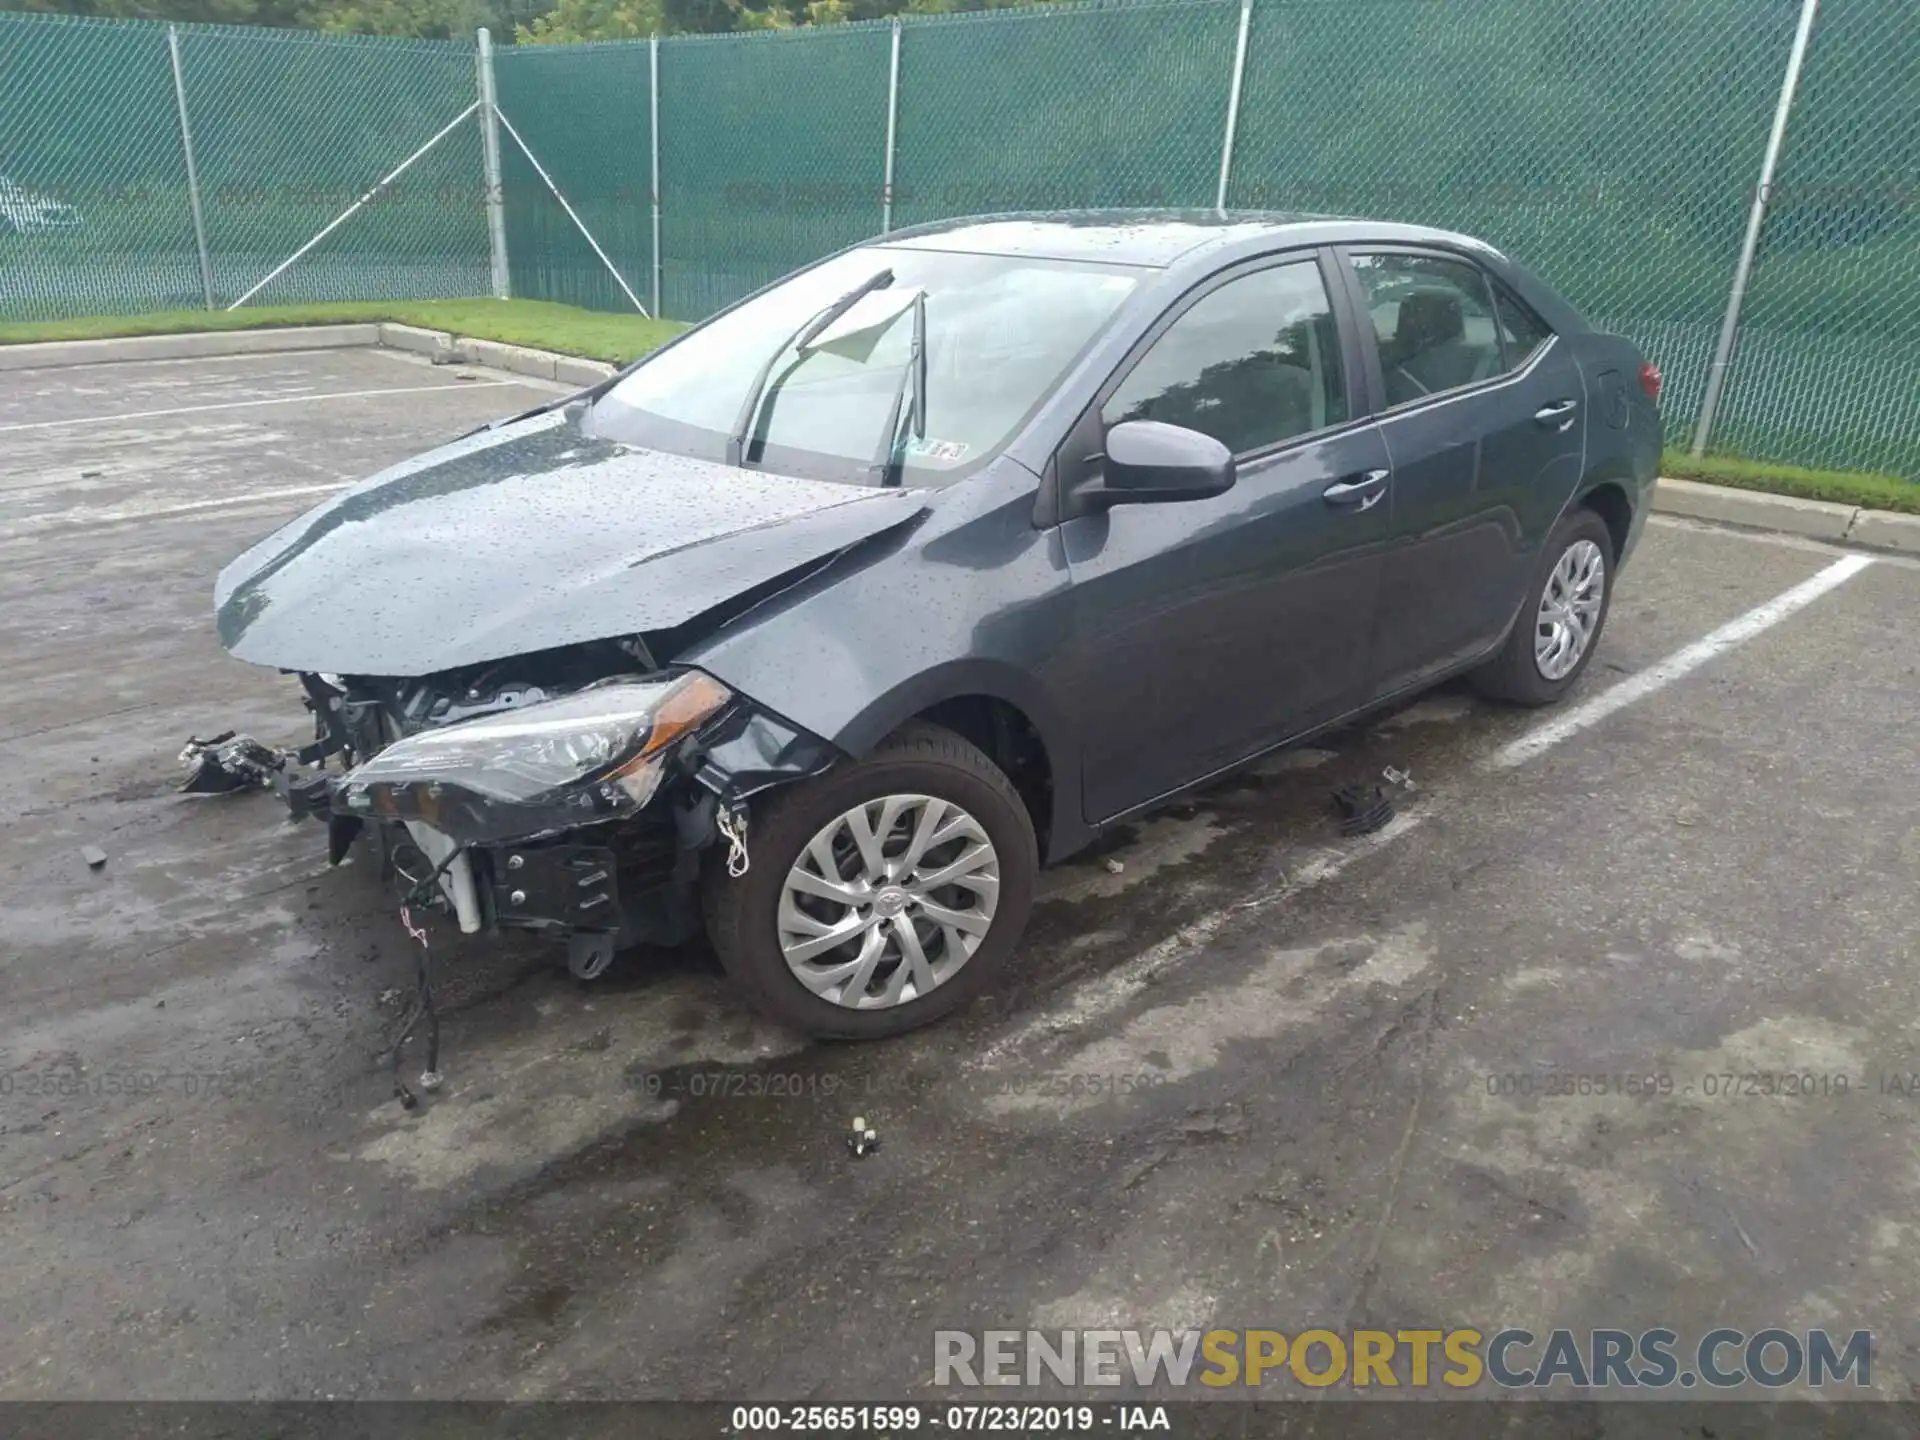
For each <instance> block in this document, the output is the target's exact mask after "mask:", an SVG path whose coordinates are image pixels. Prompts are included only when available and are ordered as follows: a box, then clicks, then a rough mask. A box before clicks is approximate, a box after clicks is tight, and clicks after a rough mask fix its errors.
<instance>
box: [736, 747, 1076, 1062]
mask: <svg viewBox="0 0 1920 1440" xmlns="http://www.w3.org/2000/svg"><path fill="white" fill-rule="evenodd" d="M750 821H751V823H750V825H749V828H748V833H747V851H748V856H749V865H748V870H747V873H746V874H745V875H742V876H739V877H733V876H730V875H728V874H727V867H726V865H725V864H724V863H723V861H722V859H721V856H720V854H719V852H718V851H716V852H715V856H714V861H713V863H709V864H708V866H707V869H706V874H705V877H704V880H703V886H704V895H703V899H704V902H705V908H706V918H707V934H708V937H709V938H710V939H711V940H712V941H713V948H714V950H715V951H716V952H718V954H719V956H720V963H721V965H722V966H724V967H725V968H726V971H727V974H728V975H729V976H731V977H732V978H733V979H734V980H735V981H736V982H737V983H738V984H739V985H740V986H741V988H742V989H743V990H745V991H746V993H747V996H748V998H749V999H750V1000H752V1001H753V1003H754V1004H755V1005H756V1006H757V1007H758V1008H759V1009H761V1010H762V1011H764V1012H765V1013H766V1014H767V1015H769V1016H771V1017H772V1018H773V1019H775V1020H778V1021H779V1022H781V1023H782V1024H784V1025H790V1026H792V1027H793V1028H794V1029H796V1030H801V1031H804V1032H806V1033H808V1034H810V1035H817V1036H822V1037H830V1038H837V1039H861V1040H864V1039H876V1038H879V1037H881V1036H886V1035H899V1034H902V1033H904V1032H906V1031H909V1030H916V1029H918V1028H920V1027H921V1026H923V1025H928V1024H931V1023H932V1022H933V1021H935V1020H938V1019H940V1018H941V1017H942V1016H944V1015H946V1014H948V1013H949V1012H951V1011H953V1010H955V1009H958V1008H959V1007H960V1006H961V1005H964V1004H965V1003H966V1002H967V1001H969V1000H972V999H974V998H975V997H977V996H979V995H980V994H982V993H984V992H985V991H986V990H987V989H989V988H990V987H991V985H992V984H993V981H994V979H995V978H996V976H997V975H998V974H999V972H1000V971H1001V970H1002V969H1003V968H1004V967H1005V965H1006V963H1007V961H1008V959H1009V958H1011V956H1012V954H1013V947H1014V945H1015V944H1016V942H1018V940H1019V938H1020V932H1021V930H1022V929H1023V928H1024V927H1025V925H1026V922H1027V915H1028V913H1029V912H1030V911H1031V910H1032V908H1033V887H1034V880H1035V876H1036V874H1037V873H1038V871H1039V868H1040V859H1039V847H1038V846H1037V844H1036V843H1035V840H1034V835H1033V823H1032V821H1031V819H1030V818H1029V817H1028V814H1027V810H1026V806H1025V805H1024V804H1022V802H1021V800H1020V796H1019V794H1018V792H1016V791H1015V789H1014V788H1013V784H1012V782H1010V781H1009V780H1008V779H1007V777H1006V776H1005V775H1004V774H1003V773H1002V772H1001V770H1000V768H999V767H998V766H996V765H995V764H994V763H993V762H992V761H991V760H989V759H988V758H987V757H986V756H985V755H983V754H981V753H980V751H979V750H977V749H975V748H974V747H973V746H972V745H969V744H968V743H967V742H966V741H965V740H962V739H961V738H960V737H959V736H958V735H955V734H954V733H952V732H951V731H949V730H945V729H942V728H941V727H940V726H937V725H930V724H926V723H924V722H919V721H915V722H911V723H909V724H907V725H905V726H903V727H902V728H901V729H900V730H899V731H897V732H895V734H894V735H892V736H891V737H890V738H888V739H887V740H886V741H884V742H883V743H882V744H881V745H880V747H879V748H878V749H877V750H875V751H874V753H873V754H872V755H870V756H868V757H867V758H866V759H864V760H862V761H860V762H858V763H857V764H853V765H847V766H843V767H841V768H839V769H836V770H832V771H829V772H828V773H827V774H825V775H823V776H821V777H820V778H818V779H816V780H808V781H802V782H801V783H799V784H797V785H792V786H789V787H787V788H785V789H782V790H777V791H774V792H773V793H772V794H771V795H770V796H768V797H767V798H766V799H765V800H764V801H762V802H759V803H757V804H756V806H755V808H754V809H753V812H752V814H751V816H750ZM882 821H885V822H886V824H885V826H884V827H883V826H882V824H881V822H882ZM943 834H944V835H945V836H946V837H947V838H944V839H939V840H938V841H937V843H935V837H937V836H940V835H943ZM863 841H865V842H867V844H866V845H865V846H863V844H862V842H863ZM876 861H877V862H878V863H877V864H876V863H874V862H876ZM942 876H950V877H952V878H951V879H950V880H947V881H946V882H945V883H927V882H928V881H929V879H932V880H934V881H935V882H938V881H939V877H942ZM837 934H843V935H844V936H845V938H844V939H843V940H840V941H835V940H834V939H833V936H834V935H837ZM968 945H971V946H972V947H973V948H971V949H967V948H966V947H967V946H968ZM803 977H804V978H803Z"/></svg>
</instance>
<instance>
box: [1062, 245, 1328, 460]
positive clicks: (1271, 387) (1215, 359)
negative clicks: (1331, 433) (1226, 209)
mask: <svg viewBox="0 0 1920 1440" xmlns="http://www.w3.org/2000/svg"><path fill="white" fill-rule="evenodd" d="M1346 418H1347V390H1346V381H1345V378H1344V376H1343V374H1342V371H1341V364H1340V336H1339V333H1338V332H1337V331H1336V329H1335V328H1334V322H1333V307H1332V306H1331V305H1330V304H1328V303H1327V288H1326V286H1325V285H1324V284H1322V283H1321V279H1320V266H1319V265H1318V263H1316V262H1315V261H1312V260H1306V261H1301V262H1299V263H1296V264H1290V265H1276V266H1274V267H1273V268H1272V269H1270V270H1257V271H1255V272H1254V273H1253V274H1251V275H1243V276H1241V277H1240V278H1239V279H1237V280H1229V281H1228V282H1227V283H1226V284H1224V285H1222V286H1221V287H1220V288H1219V289H1218V290H1215V291H1213V292H1211V293H1210V294H1207V295H1204V296H1202V297H1201V298H1200V299H1198V300H1196V301H1195V302H1194V303H1193V304H1192V305H1191V306H1189V307H1188V309H1187V310H1186V312H1185V313H1184V314H1182V315H1181V316H1180V318H1179V319H1177V320H1175V321H1174V322H1173V324H1171V325H1169V326H1168V327H1167V329H1166V332H1165V333H1164V334H1162V335H1161V336H1160V338H1159V339H1158V340H1155V341H1154V342H1153V345H1152V346H1151V347H1150V348H1149V349H1148V351H1147V353H1146V354H1144V355H1142V356H1141V357H1140V360H1139V363H1138V364H1136V365H1135V366H1134V367H1133V369H1132V370H1131V371H1129V372H1128V374H1127V378H1126V379H1124V380H1122V381H1121V382H1120V385H1119V387H1118V388H1117V389H1116V390H1115V391H1114V393H1113V394H1112V396H1111V397H1109V398H1108V400H1107V403H1106V404H1105V405H1103V406H1102V407H1101V408H1100V419H1101V421H1102V422H1103V423H1104V424H1106V425H1117V424H1119V423H1120V422H1121V421H1122V420H1161V421H1165V422H1166V423H1167V424H1169V425H1184V426H1186V427H1187V428H1188V429H1189V430H1198V431H1200V432H1201V433H1202V434H1205V435H1211V436H1213V438H1214V439H1216V440H1218V441H1220V443H1221V444H1223V445H1225V446H1226V447H1227V448H1228V449H1229V450H1231V451H1233V453H1234V454H1236V455H1244V454H1246V453H1247V452H1248V451H1250V450H1260V449H1264V448H1265V447H1267V446H1269V445H1277V444H1279V443H1280V442H1281V441H1283V440H1291V439H1292V438H1293V437H1295V436H1296V435H1305V434H1308V433H1309V432H1311V431H1314V430H1321V429H1325V428H1326V427H1327V426H1329V425H1338V424H1340V423H1341V422H1342V421H1343V420H1345V419H1346Z"/></svg>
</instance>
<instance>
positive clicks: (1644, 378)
mask: <svg viewBox="0 0 1920 1440" xmlns="http://www.w3.org/2000/svg"><path fill="white" fill-rule="evenodd" d="M1640 388H1641V389H1642V390H1644V391H1646V392H1647V399H1649V400H1658V399H1659V398H1660V367H1659V366H1658V365H1655V364H1654V363H1653V362H1652V361H1651V360H1646V361H1642V362H1641V365H1640Z"/></svg>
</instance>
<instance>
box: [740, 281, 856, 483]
mask: <svg viewBox="0 0 1920 1440" xmlns="http://www.w3.org/2000/svg"><path fill="white" fill-rule="evenodd" d="M892 283H893V271H892V270H879V271H876V272H874V273H873V274H872V275H869V276H868V277H867V278H866V279H865V280H862V281H861V282H860V283H859V284H858V285H856V286H854V287H853V289H851V290H849V291H848V292H847V293H846V294H844V295H842V296H841V297H840V298H839V299H838V300H836V301H834V302H833V303H832V304H831V305H829V306H827V308H826V309H824V310H822V311H821V312H820V313H819V314H818V315H815V316H814V317H813V318H811V319H810V320H808V321H807V322H806V323H805V324H804V325H802V326H801V327H800V328H799V329H798V330H795V331H794V332H793V334H791V335H789V336H788V337H787V338H786V339H785V340H784V341H783V342H782V343H781V344H780V345H779V346H778V348H776V349H775V350H774V352H773V353H772V354H771V355H769V356H767V363H766V364H764V365H762V366H761V367H760V373H759V374H757V375H755V376H754V377H753V384H752V385H751V386H749V387H748V388H747V398H746V399H745V400H744V401H742V402H741V405H740V415H739V417H738V418H737V419H736V420H735V421H734V422H733V433H732V434H731V435H729V436H728V437H727V464H729V465H735V466H738V465H741V464H743V463H744V460H745V456H746V449H747V437H748V436H750V435H752V434H753V430H754V426H755V425H757V424H758V423H759V420H760V407H761V405H762V403H764V401H765V398H766V396H767V394H768V393H769V392H771V391H773V390H776V389H778V388H779V382H777V381H776V382H774V383H772V384H769V383H768V381H769V378H770V377H771V376H772V374H773V367H774V366H775V365H777V364H778V363H779V361H780V357H781V356H782V355H784V354H786V353H787V351H789V350H804V349H806V347H807V342H808V341H809V340H811V339H813V337H814V336H816V335H818V334H819V333H820V332H821V331H823V330H825V329H826V328H827V327H828V326H829V325H831V324H833V322H834V321H836V320H838V319H839V318H840V317H841V316H842V315H844V314H846V313H847V311H849V310H851V309H852V308H853V307H854V306H855V305H857V304H859V303H860V301H861V300H862V299H864V298H865V297H867V296H868V295H871V294H872V293H873V292H874V291H876V290H884V289H886V288H887V286H889V285H891V284H892ZM801 358H802V359H804V358H805V357H804V356H802V357H801ZM799 363H800V361H799V360H796V361H794V365H798V364H799ZM792 369H793V366H789V367H788V372H789V373H790V372H791V371H792ZM786 378H787V377H786V375H785V374H783V375H781V377H780V380H782V381H784V380H785V379H786Z"/></svg>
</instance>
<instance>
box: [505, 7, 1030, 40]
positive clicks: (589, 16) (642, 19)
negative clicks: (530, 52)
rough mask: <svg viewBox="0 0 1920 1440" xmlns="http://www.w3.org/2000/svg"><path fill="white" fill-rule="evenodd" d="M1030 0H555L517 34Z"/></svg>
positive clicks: (663, 28)
mask: <svg viewBox="0 0 1920 1440" xmlns="http://www.w3.org/2000/svg"><path fill="white" fill-rule="evenodd" d="M1031 3H1032V0H761V3H759V4H751V3H748V0H559V3H558V4H556V5H555V6H554V8H553V9H552V10H550V11H549V12H548V13H547V14H545V15H542V16H541V17H540V18H539V19H537V20H535V21H534V22H533V23H532V24H530V25H526V26H523V27H522V28H521V29H520V31H519V39H520V40H521V41H522V42H523V43H532V44H568V43H574V42H577V41H581V40H637V39H641V38H643V37H645V36H648V35H701V34H714V33H719V32H724V31H730V30H786V29H790V28H792V27H794V26H799V25H832V24H837V23H839V22H840V21H843V20H884V19H886V18H887V17H888V16H892V15H933V14H946V13H948V12H951V11H957V10H997V9H1002V8H1004V7H1006V6H1009V5H1016V4H1031Z"/></svg>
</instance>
